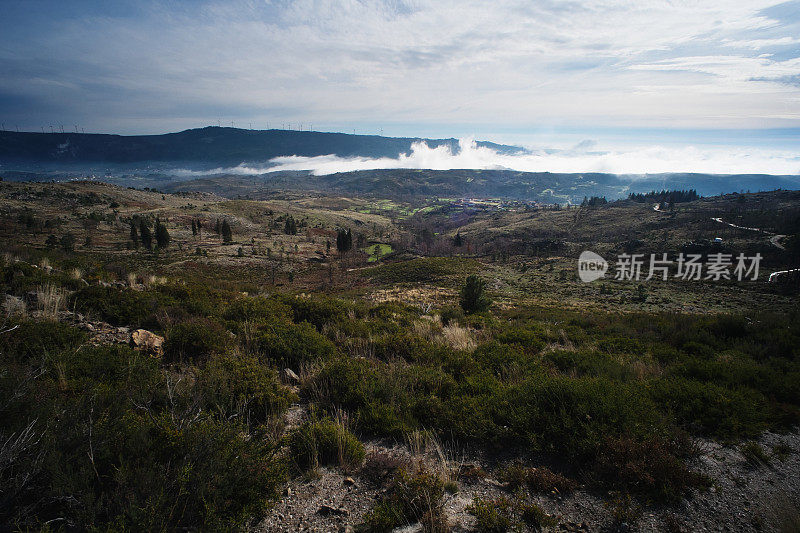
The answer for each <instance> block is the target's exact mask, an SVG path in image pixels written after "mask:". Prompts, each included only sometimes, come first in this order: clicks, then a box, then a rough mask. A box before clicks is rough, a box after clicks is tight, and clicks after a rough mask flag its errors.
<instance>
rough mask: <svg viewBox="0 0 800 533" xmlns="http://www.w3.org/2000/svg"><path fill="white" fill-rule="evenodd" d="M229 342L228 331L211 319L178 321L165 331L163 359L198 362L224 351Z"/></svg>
mask: <svg viewBox="0 0 800 533" xmlns="http://www.w3.org/2000/svg"><path fill="white" fill-rule="evenodd" d="M231 342H232V340H231V338H230V336H229V335H228V333H227V332H226V331H225V330H224V329H223V328H222V326H220V325H219V324H218V323H216V322H214V321H213V320H209V319H200V318H196V319H192V320H188V321H186V322H180V323H178V324H175V325H174V326H173V327H172V328H170V329H169V331H167V334H166V338H165V341H164V360H165V361H167V362H195V363H199V362H202V361H205V360H207V359H208V358H209V357H210V356H211V355H213V354H221V353H223V352H225V351H226V350H228V348H229V346H230V344H231Z"/></svg>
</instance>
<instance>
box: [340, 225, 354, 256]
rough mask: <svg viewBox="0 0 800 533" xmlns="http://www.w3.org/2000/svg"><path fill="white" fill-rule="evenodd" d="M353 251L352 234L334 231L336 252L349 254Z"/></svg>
mask: <svg viewBox="0 0 800 533" xmlns="http://www.w3.org/2000/svg"><path fill="white" fill-rule="evenodd" d="M352 249H353V233H352V232H351V231H350V230H349V229H347V230H345V229H341V228H340V229H339V230H337V231H336V250H337V251H338V252H339V253H343V252H349V251H350V250H352Z"/></svg>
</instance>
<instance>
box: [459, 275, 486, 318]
mask: <svg viewBox="0 0 800 533" xmlns="http://www.w3.org/2000/svg"><path fill="white" fill-rule="evenodd" d="M459 303H460V304H461V308H462V309H463V310H464V312H465V313H467V314H469V313H480V312H482V311H486V310H487V309H489V306H490V305H492V300H490V299H489V296H487V295H486V281H485V280H483V279H481V278H480V277H478V276H476V275H474V274H472V275H470V276H468V277H467V281H466V283H465V284H464V287H462V288H461V298H460V300H459Z"/></svg>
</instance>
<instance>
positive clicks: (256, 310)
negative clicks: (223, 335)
mask: <svg viewBox="0 0 800 533" xmlns="http://www.w3.org/2000/svg"><path fill="white" fill-rule="evenodd" d="M292 313H293V312H292V308H291V307H289V306H288V305H286V304H285V303H283V302H280V301H278V300H277V299H274V298H264V297H260V296H259V297H253V298H237V299H236V300H234V301H233V302H231V304H230V305H229V306H228V307H227V308H226V309H225V312H224V313H223V315H222V316H223V318H225V319H226V320H231V321H234V322H244V321H248V322H252V323H256V324H258V323H263V322H275V321H285V320H290V319H291V318H292V316H293V315H292Z"/></svg>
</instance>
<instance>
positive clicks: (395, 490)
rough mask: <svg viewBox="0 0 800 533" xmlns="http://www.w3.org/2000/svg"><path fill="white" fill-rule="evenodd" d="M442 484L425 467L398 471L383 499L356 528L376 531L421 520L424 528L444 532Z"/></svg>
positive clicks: (437, 532)
mask: <svg viewBox="0 0 800 533" xmlns="http://www.w3.org/2000/svg"><path fill="white" fill-rule="evenodd" d="M443 496H444V483H443V482H442V480H441V479H440V478H439V477H438V476H436V475H435V474H432V473H430V472H427V471H425V470H417V471H408V470H404V469H403V470H399V471H398V472H397V474H395V476H394V478H393V479H392V482H391V484H390V485H389V487H388V488H387V490H386V492H385V493H384V496H383V497H382V499H381V500H380V501H379V502H378V503H377V504H376V505H375V506H374V507H373V508H372V509H371V510H370V511H369V512H368V513H367V514H366V515H365V517H364V522H363V523H362V524H361V525H360V527H359V530H361V531H369V532H375V533H382V532H387V531H391V530H393V529H394V528H396V527H400V526H405V525H409V524H413V523H415V522H419V521H421V522H423V526H424V527H426V531H431V533H439V532H441V531H445V530H446V529H445V526H443V524H445V523H446V522H445V520H444V516H443V511H442V503H441V502H442V497H443Z"/></svg>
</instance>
